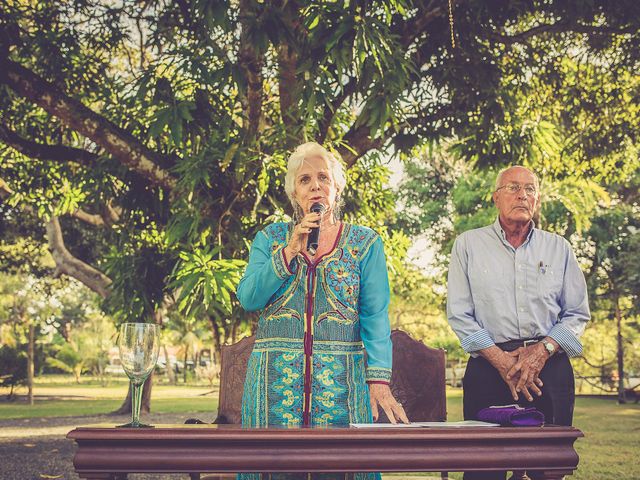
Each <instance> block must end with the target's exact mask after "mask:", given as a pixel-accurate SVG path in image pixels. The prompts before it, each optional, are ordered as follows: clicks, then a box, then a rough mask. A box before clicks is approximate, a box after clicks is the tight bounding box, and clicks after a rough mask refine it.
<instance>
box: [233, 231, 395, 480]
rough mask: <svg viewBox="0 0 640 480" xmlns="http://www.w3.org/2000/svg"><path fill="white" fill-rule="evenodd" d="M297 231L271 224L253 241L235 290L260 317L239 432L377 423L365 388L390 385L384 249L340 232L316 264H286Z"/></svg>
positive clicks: (301, 260)
mask: <svg viewBox="0 0 640 480" xmlns="http://www.w3.org/2000/svg"><path fill="white" fill-rule="evenodd" d="M291 227H292V225H291V224H286V223H274V224H271V225H269V226H268V227H267V228H265V229H264V230H262V231H260V232H259V233H258V234H257V236H256V238H255V240H254V242H253V245H252V247H251V253H250V255H249V264H248V266H247V269H246V271H245V274H244V276H243V278H242V280H241V281H240V285H239V286H238V291H237V296H238V299H239V300H240V303H241V304H242V306H243V307H244V308H245V309H246V310H250V311H251V310H261V315H260V319H259V321H258V329H257V333H256V342H255V347H254V349H253V352H252V354H251V357H250V358H249V363H248V368H247V377H246V381H245V386H244V395H243V398H242V424H243V425H245V426H250V427H269V426H302V425H311V426H326V425H348V424H349V423H361V422H371V421H372V416H371V406H370V403H369V391H368V387H367V385H366V382H367V381H384V382H389V380H390V379H391V361H392V359H391V338H390V326H389V318H388V306H389V281H388V275H387V266H386V260H385V255H384V250H383V244H382V240H381V239H380V237H379V236H378V235H377V234H376V233H375V232H374V231H373V230H371V229H369V228H366V227H360V226H355V225H349V224H344V223H343V224H342V226H341V227H340V231H339V233H338V236H337V239H336V243H335V245H334V247H333V249H332V250H331V251H330V252H329V253H327V254H325V255H324V256H322V257H320V258H318V259H316V260H315V262H314V261H313V260H311V259H309V258H308V257H306V256H305V255H304V254H300V255H298V256H297V257H296V258H294V259H293V260H292V261H291V262H290V264H289V265H287V264H286V262H285V259H284V251H283V250H284V247H285V246H286V245H287V244H288V239H289V233H290V229H291ZM363 347H364V348H365V349H366V351H367V365H366V367H365V363H364V358H363V353H364V352H363ZM359 475H360V474H358V476H359ZM371 475H373V474H371ZM363 478H364V477H363Z"/></svg>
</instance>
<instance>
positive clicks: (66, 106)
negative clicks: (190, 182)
mask: <svg viewBox="0 0 640 480" xmlns="http://www.w3.org/2000/svg"><path fill="white" fill-rule="evenodd" d="M0 69H1V71H0V82H2V83H4V84H6V85H8V86H9V87H11V88H12V89H13V90H14V91H15V92H16V93H18V94H19V95H22V96H23V97H25V98H28V99H29V100H31V101H33V102H34V103H36V104H37V105H38V106H40V107H41V108H43V109H44V110H45V111H47V112H48V113H49V114H51V115H54V116H56V117H58V118H59V119H60V120H61V121H62V122H63V123H64V124H66V125H67V126H68V127H70V128H72V129H74V130H76V131H77V132H79V133H80V134H82V135H84V136H85V137H87V138H89V139H91V140H93V142H95V143H96V144H97V145H99V146H101V147H102V148H104V149H105V150H106V151H107V152H109V153H110V154H111V155H112V156H113V157H115V158H116V159H118V160H119V161H120V163H122V164H123V165H125V166H126V167H128V168H129V169H131V170H132V171H134V172H137V173H139V174H140V175H142V176H143V177H145V178H147V179H148V180H149V181H150V182H151V183H153V184H155V185H160V186H162V187H164V188H167V189H172V188H173V187H174V186H175V184H176V180H175V178H173V177H172V176H171V175H170V174H169V172H167V171H166V170H164V169H163V168H161V167H160V165H161V164H162V163H163V162H166V161H167V160H168V158H167V157H164V156H162V155H160V154H158V153H156V152H153V151H151V150H149V149H148V148H147V147H146V146H145V145H143V144H142V142H140V141H139V140H138V139H136V138H135V137H134V136H133V135H131V134H130V133H129V132H127V131H126V130H124V129H122V128H120V127H118V126H117V125H115V124H114V123H112V122H111V121H109V120H107V119H106V118H104V117H103V116H101V115H99V114H97V113H95V112H94V111H93V110H91V109H89V108H87V107H86V106H84V105H83V104H82V103H80V102H79V101H77V100H75V99H73V98H71V97H69V96H68V95H66V94H65V93H64V92H62V91H61V90H60V89H58V88H57V87H56V86H55V85H53V84H52V83H50V82H48V81H46V80H44V79H43V78H41V77H39V76H38V75H36V74H35V73H33V72H32V71H31V70H29V69H27V68H25V67H23V66H22V65H19V64H18V63H15V62H13V61H11V60H8V59H3V60H2V61H0Z"/></svg>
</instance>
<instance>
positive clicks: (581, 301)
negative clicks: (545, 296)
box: [547, 243, 591, 357]
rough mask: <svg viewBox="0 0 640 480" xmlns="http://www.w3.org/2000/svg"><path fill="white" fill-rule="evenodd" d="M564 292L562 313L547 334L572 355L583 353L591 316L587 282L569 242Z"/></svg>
mask: <svg viewBox="0 0 640 480" xmlns="http://www.w3.org/2000/svg"><path fill="white" fill-rule="evenodd" d="M565 247H566V248H567V250H568V252H567V256H566V259H567V260H566V264H565V272H564V281H563V285H562V294H561V295H560V307H561V310H560V315H559V318H558V323H556V324H555V325H554V326H553V327H551V330H550V331H549V333H548V334H547V335H548V336H549V337H551V338H553V339H554V340H555V341H556V342H558V344H559V345H560V346H561V347H562V349H563V350H564V351H565V352H566V353H567V355H569V356H570V357H576V356H578V355H580V354H581V353H582V344H581V343H580V340H579V339H580V336H581V335H582V333H583V332H584V329H585V326H586V324H587V322H588V321H589V319H590V318H591V313H590V312H589V300H588V297H587V283H586V282H585V279H584V275H583V273H582V271H581V270H580V267H579V265H578V262H577V260H576V257H575V255H574V253H573V250H572V249H571V246H570V245H569V244H568V243H565Z"/></svg>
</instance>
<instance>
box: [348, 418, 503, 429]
mask: <svg viewBox="0 0 640 480" xmlns="http://www.w3.org/2000/svg"><path fill="white" fill-rule="evenodd" d="M351 426H352V427H354V428H429V427H437V428H471V427H473V428H476V427H499V426H500V425H498V424H497V423H488V422H480V421H478V420H463V421H461V422H411V423H396V424H393V423H352V424H351Z"/></svg>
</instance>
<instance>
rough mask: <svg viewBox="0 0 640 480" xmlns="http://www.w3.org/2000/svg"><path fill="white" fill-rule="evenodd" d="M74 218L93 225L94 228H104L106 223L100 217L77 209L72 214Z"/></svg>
mask: <svg viewBox="0 0 640 480" xmlns="http://www.w3.org/2000/svg"><path fill="white" fill-rule="evenodd" d="M70 215H71V216H72V217H75V218H77V219H78V220H81V221H83V222H85V223H88V224H89V225H93V226H94V227H104V226H105V221H104V219H103V218H102V217H101V216H100V215H96V214H95V213H89V212H85V211H84V210H82V209H81V208H79V209H77V210H76V211H75V212H72V213H71V214H70Z"/></svg>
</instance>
